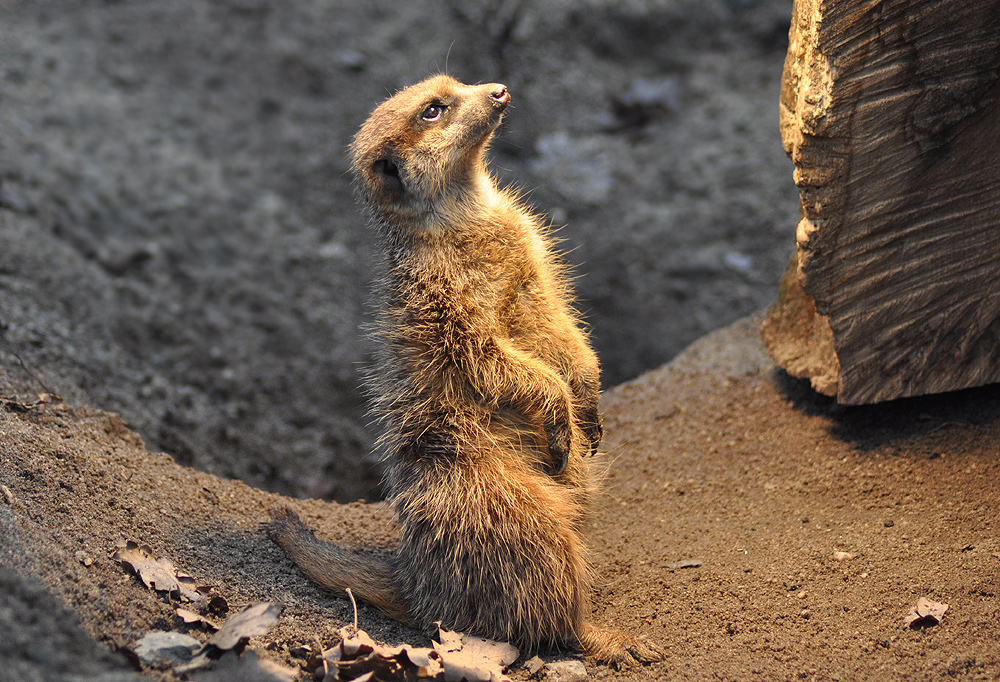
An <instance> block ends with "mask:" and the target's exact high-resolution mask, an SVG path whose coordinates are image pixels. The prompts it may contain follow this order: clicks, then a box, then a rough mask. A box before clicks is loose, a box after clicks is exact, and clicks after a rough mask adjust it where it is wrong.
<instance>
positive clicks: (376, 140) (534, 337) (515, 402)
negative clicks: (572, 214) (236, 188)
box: [272, 75, 662, 663]
mask: <svg viewBox="0 0 1000 682" xmlns="http://www.w3.org/2000/svg"><path fill="white" fill-rule="evenodd" d="M510 99H511V98H510V94H509V92H508V91H507V88H506V87H505V86H503V85H500V84H496V83H490V84H486V85H475V86H470V85H464V84H462V83H460V82H458V81H456V80H455V79H453V78H451V77H449V76H443V75H442V76H435V77H432V78H429V79H427V80H425V81H423V82H421V83H418V84H416V85H413V86H411V87H409V88H406V89H404V90H402V91H400V92H398V93H397V94H395V95H394V96H392V97H391V98H389V99H388V100H386V101H385V102H383V103H382V104H381V105H380V106H378V107H377V108H376V109H375V111H374V112H373V113H372V114H371V116H370V117H369V119H368V120H367V122H365V124H364V125H363V126H362V127H361V129H360V131H359V132H358V133H357V135H356V136H355V138H354V141H353V143H352V145H351V150H352V154H353V172H354V175H355V187H356V196H357V198H358V200H359V203H360V204H361V205H362V206H363V207H364V209H365V210H366V212H367V214H368V217H369V221H370V224H371V225H372V227H373V228H374V230H375V232H376V233H377V235H378V238H379V241H380V243H381V246H382V250H383V255H384V263H383V271H382V273H381V278H380V280H379V282H378V283H377V285H376V292H377V297H376V298H377V299H378V309H377V315H376V321H375V323H374V325H373V332H372V337H373V339H374V341H375V343H376V346H377V350H376V354H375V361H374V363H373V366H372V368H371V370H370V372H369V374H368V377H367V384H368V388H369V390H370V394H371V397H372V402H373V410H374V413H375V415H376V417H377V421H378V422H379V423H380V425H381V428H382V434H381V437H380V440H379V444H378V447H379V448H380V450H381V452H382V454H383V457H384V460H385V468H386V473H385V485H386V488H387V496H388V499H389V500H390V501H391V503H392V505H393V507H394V510H395V513H396V516H397V519H398V525H399V531H400V541H399V546H398V548H397V550H396V553H395V555H394V556H393V557H392V558H391V559H388V560H386V559H380V558H376V557H374V556H369V555H365V554H364V553H361V552H352V551H347V550H344V549H343V548H340V547H338V546H336V545H333V544H330V543H326V542H323V541H320V540H318V539H317V538H316V537H315V536H314V535H313V534H312V532H311V531H310V530H309V529H307V528H306V527H305V525H304V524H302V522H301V521H299V519H298V518H297V517H296V516H295V515H294V513H292V512H291V511H289V510H287V509H284V510H277V511H275V512H273V514H272V515H273V522H272V531H273V534H274V536H275V539H276V540H277V542H278V543H279V544H280V545H281V546H282V547H284V549H285V550H286V552H287V553H288V554H289V555H290V557H291V558H292V560H293V561H294V562H295V563H296V564H297V565H298V566H299V567H300V568H301V569H302V571H303V572H304V573H305V574H306V575H307V576H308V577H309V578H310V579H312V580H313V581H314V582H316V583H318V584H319V585H320V586H322V587H324V588H327V589H330V590H338V591H339V590H343V589H345V588H348V587H349V588H351V590H352V592H353V593H354V594H355V595H357V596H359V597H361V598H362V599H364V600H366V601H368V602H370V603H372V604H373V605H375V606H376V607H378V608H379V609H381V610H382V611H383V612H384V613H386V614H388V615H389V616H391V617H393V618H395V619H397V620H400V621H403V622H405V623H408V624H411V625H414V626H417V627H421V628H426V627H427V626H429V625H430V624H432V623H435V622H440V623H442V624H443V625H444V626H445V627H447V628H450V629H454V630H459V631H463V632H468V633H472V634H476V635H480V636H484V637H488V638H491V639H496V640H504V641H509V642H512V643H514V644H516V645H517V646H519V647H522V649H526V650H528V651H535V650H538V649H540V648H547V647H557V648H571V649H575V650H582V651H583V652H584V653H585V654H587V655H590V656H592V657H594V658H596V659H599V660H603V661H607V662H613V663H621V662H624V661H627V660H631V659H635V660H638V661H643V662H647V661H655V660H658V659H660V658H661V657H662V655H661V652H660V651H659V650H658V649H657V648H656V647H654V646H652V645H651V644H649V643H647V642H646V641H645V640H642V639H640V638H637V637H634V636H632V635H628V634H625V633H622V632H617V631H611V630H603V629H600V628H598V627H596V626H595V625H594V624H593V623H592V622H591V621H590V620H589V617H588V612H589V606H590V604H589V599H590V598H589V587H590V586H589V583H590V571H589V568H588V562H587V552H586V548H585V545H584V542H583V540H582V538H581V535H580V525H581V521H582V519H583V517H584V514H585V511H586V507H587V502H588V499H589V497H590V494H591V492H592V487H593V483H592V478H593V476H592V473H591V466H592V465H591V459H590V457H589V455H592V454H593V453H595V452H596V450H597V447H598V444H599V443H600V440H601V435H602V427H601V417H600V413H599V412H598V401H599V397H600V382H599V367H598V361H597V357H596V355H595V354H594V351H593V350H592V349H591V347H590V344H589V342H588V338H587V335H586V334H585V332H584V331H583V330H582V329H581V321H580V319H579V316H578V314H577V313H576V311H575V310H574V308H573V305H572V296H571V292H570V286H569V282H568V277H567V272H566V268H565V267H564V265H563V264H562V263H561V261H560V259H559V257H558V256H557V255H556V253H555V252H554V250H553V246H552V243H551V239H550V237H549V236H548V233H547V226H546V225H545V224H544V223H543V221H542V220H541V218H539V217H538V216H537V215H535V214H533V213H532V212H531V211H530V210H529V209H528V208H527V207H526V206H525V205H524V203H523V202H522V201H521V199H520V198H519V197H518V195H517V194H516V193H514V192H512V191H511V190H509V189H499V188H498V187H497V185H496V182H495V181H494V180H493V178H492V176H491V175H490V173H489V172H488V171H487V168H486V164H485V160H484V154H485V151H486V148H487V145H488V144H489V142H490V139H491V138H492V136H493V133H494V132H495V130H496V129H497V127H498V126H499V125H500V122H501V119H502V118H503V114H504V111H505V110H506V108H507V106H508V104H509V103H510Z"/></svg>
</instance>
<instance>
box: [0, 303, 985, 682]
mask: <svg viewBox="0 0 1000 682" xmlns="http://www.w3.org/2000/svg"><path fill="white" fill-rule="evenodd" d="M758 323H759V320H757V319H753V318H751V319H747V320H744V321H741V322H739V323H737V324H735V325H733V326H731V327H729V328H727V329H725V330H722V331H720V332H717V333H715V334H713V335H710V336H708V337H707V338H705V339H704V340H702V341H700V342H699V343H697V344H695V345H694V346H692V347H691V348H690V349H689V350H687V351H686V352H685V353H683V354H682V355H681V356H679V357H678V358H677V359H676V360H675V361H674V362H673V363H671V364H670V365H667V366H666V367H664V368H662V369H659V370H657V371H655V372H652V373H649V374H647V375H644V376H643V377H641V378H640V379H638V380H636V381H634V382H631V383H628V384H625V385H623V386H620V387H618V388H616V389H614V390H612V391H609V392H608V394H607V395H606V401H605V404H604V409H605V413H606V415H607V424H606V426H607V434H608V437H607V448H608V450H609V452H610V467H609V475H608V480H607V483H606V485H605V489H604V493H603V494H602V495H601V496H600V498H599V500H598V502H597V504H596V507H595V510H594V516H593V519H592V521H591V522H590V524H589V529H588V539H589V542H590V545H591V547H592V549H593V552H594V557H593V563H594V568H595V571H596V576H597V581H596V582H597V586H596V589H595V591H594V598H593V601H594V612H595V619H596V620H597V622H599V623H601V624H604V625H606V626H613V627H617V628H622V629H627V630H629V631H635V632H639V633H642V634H643V635H645V636H647V637H649V638H650V639H652V640H654V641H657V642H659V643H661V644H662V645H663V646H664V647H665V648H666V649H667V651H668V652H669V655H668V657H667V659H666V660H665V661H664V662H663V663H659V664H655V665H651V666H645V667H634V668H630V669H626V670H622V671H614V670H610V669H608V668H607V667H603V666H599V665H589V666H588V671H589V674H590V676H592V677H595V678H602V679H603V678H606V679H622V680H626V679H650V678H663V679H692V680H708V679H722V680H757V679H761V680H799V679H809V680H860V679H893V680H932V679H933V680H936V679H942V678H944V679H961V680H980V679H981V680H987V679H996V677H997V676H998V675H1000V654H998V652H1000V647H998V636H997V619H998V616H1000V602H998V600H997V585H998V584H1000V543H998V541H997V534H996V526H995V523H996V522H995V519H996V518H997V508H998V504H1000V503H998V501H997V495H996V481H997V479H998V474H1000V461H998V459H997V451H996V443H997V439H998V430H1000V423H998V421H997V415H998V414H1000V389H997V387H987V388H982V389H975V390H970V391H964V392H961V393H957V394H950V395H946V396H938V397H933V398H922V399H916V400H907V401H901V402H898V403H894V404H891V405H886V406H881V407H875V408H867V409H861V408H855V409H841V408H837V407H836V406H835V405H832V404H831V403H830V402H828V401H827V400H825V399H820V398H818V397H816V396H815V395H814V394H812V393H811V392H809V390H808V389H807V388H805V387H804V386H802V385H801V384H800V383H798V382H795V381H791V380H789V379H788V378H787V377H786V376H785V375H783V374H782V373H781V372H779V371H777V370H776V369H775V368H774V366H773V365H772V363H771V362H770V360H769V359H768V358H767V357H766V356H765V355H764V353H763V350H762V347H761V344H760V342H759V341H758V339H757V324H758ZM16 389H17V387H16V386H12V385H11V384H10V383H7V382H5V383H4V386H3V393H4V395H5V396H11V395H12V394H14V393H15V391H16ZM21 390H22V391H23V390H24V389H23V387H22V389H21ZM22 395H23V394H22ZM21 400H25V401H26V400H27V396H24V397H22V398H21ZM0 457H2V461H3V470H2V475H0V482H2V484H3V485H4V486H6V491H9V495H7V493H6V491H5V496H6V499H5V502H4V504H2V505H0V530H2V547H3V548H4V549H3V551H4V555H3V556H4V561H3V574H2V576H0V579H2V580H3V581H4V582H5V586H4V590H3V591H2V593H0V594H2V599H3V600H4V603H3V608H2V609H0V642H2V644H0V650H2V658H3V660H2V663H0V665H2V666H3V667H2V669H3V670H4V671H14V673H11V674H15V673H16V674H15V676H14V677H10V678H9V679H18V680H53V679H77V678H72V675H74V674H76V675H82V676H83V679H109V680H110V679H115V680H117V679H132V675H133V674H134V673H132V672H131V670H132V669H133V666H134V665H135V663H134V662H133V658H132V657H131V656H130V655H128V652H129V651H130V650H131V649H132V648H133V647H134V645H135V642H136V641H137V640H138V639H139V638H141V637H142V636H143V635H144V634H145V633H146V632H148V631H151V630H168V631H178V632H188V633H189V634H192V635H193V636H195V637H196V638H200V639H202V640H204V639H205V638H206V637H207V635H206V634H205V633H203V632H201V631H200V630H198V629H197V628H192V627H190V626H186V625H184V624H183V623H182V622H181V621H180V619H179V618H177V617H176V616H175V615H174V606H173V605H171V604H170V603H168V600H167V599H165V598H164V597H163V596H160V595H158V594H157V593H156V592H154V591H152V590H148V589H147V588H146V587H145V586H143V585H142V583H141V582H140V581H139V580H138V579H137V578H136V577H134V576H133V575H132V574H131V573H129V572H127V571H125V570H124V569H123V568H122V567H121V566H120V565H119V564H117V563H115V562H114V561H112V560H110V558H109V557H110V556H111V554H112V553H113V551H114V548H115V543H116V541H117V540H118V539H119V538H125V539H128V540H133V541H136V542H139V543H145V544H148V545H150V546H151V547H152V549H153V550H154V552H156V553H157V554H162V555H164V556H166V557H169V558H170V559H171V560H172V561H173V562H174V563H175V564H176V566H177V567H178V568H179V569H181V570H183V571H185V572H187V573H189V574H191V575H192V576H194V577H195V579H196V581H197V582H198V583H199V584H209V585H215V586H216V588H217V591H218V592H219V593H221V594H222V595H223V596H224V597H225V599H226V600H227V601H228V604H229V607H230V612H234V611H235V610H237V609H238V608H241V607H243V606H246V605H249V604H252V603H255V602H258V601H263V600H270V601H280V602H282V603H284V604H285V610H284V612H283V614H282V616H281V619H280V622H279V624H278V626H277V627H276V628H275V629H274V630H272V631H271V633H270V634H268V635H267V636H264V637H258V638H254V639H252V640H251V648H252V649H253V650H255V651H256V652H257V654H258V655H259V656H260V657H261V658H262V659H268V660H272V661H275V662H277V663H279V664H281V665H284V666H287V667H291V668H295V669H298V667H299V666H300V665H301V664H302V662H303V660H302V658H300V657H296V656H301V655H302V654H301V650H302V648H303V647H307V646H312V647H315V646H317V645H316V642H317V638H319V641H320V642H322V643H323V644H324V646H327V645H329V644H330V643H331V642H332V641H333V633H334V631H335V630H336V628H338V627H340V626H341V625H342V624H344V623H345V622H349V621H350V620H351V618H352V612H351V606H350V604H349V603H348V602H347V601H346V600H344V599H342V598H336V597H333V596H330V595H326V594H324V593H322V592H321V591H319V590H318V589H316V588H315V587H313V586H312V585H311V584H310V583H309V582H308V580H306V579H305V578H304V577H303V576H302V575H301V574H299V573H298V572H297V570H296V569H295V568H294V567H293V566H292V565H291V564H290V563H289V562H288V560H287V559H286V558H285V557H284V556H283V555H282V553H281V551H280V550H279V549H278V548H277V547H276V546H274V545H273V544H272V543H271V542H270V541H269V540H268V538H267V535H266V533H265V532H264V531H263V530H262V529H261V528H260V527H259V523H260V522H261V521H262V520H263V519H264V512H265V510H266V508H268V507H269V506H272V505H274V504H277V503H279V502H284V503H287V504H290V505H291V506H292V507H293V508H295V509H296V510H298V511H299V512H300V514H302V515H303V517H304V518H305V519H307V521H308V523H309V524H310V525H312V526H314V527H316V528H318V529H319V532H320V534H321V535H323V536H325V537H328V538H330V539H332V540H336V541H340V542H343V543H345V544H347V545H356V546H366V547H380V548H385V549H389V548H391V546H392V542H393V539H392V532H391V516H390V514H389V513H388V511H387V509H386V508H385V506H384V505H383V504H381V503H368V504H363V503H354V504H350V505H334V504H331V503H325V502H321V501H315V500H313V501H301V500H291V499H281V498H279V497H278V496H276V495H274V494H272V493H267V492H263V491H261V490H257V489H253V488H250V487H248V486H246V485H245V484H243V483H240V482H237V481H232V480H224V479H220V478H217V477H215V476H212V475H210V474H207V473H202V472H198V471H195V470H193V469H191V468H188V467H182V466H179V465H177V464H176V463H175V462H174V461H173V460H172V459H171V458H170V457H167V456H166V455H163V454H155V453H149V452H147V451H146V450H145V449H144V447H143V445H142V442H141V441H140V439H139V438H138V437H137V436H136V435H135V434H134V433H133V432H131V431H129V430H128V429H127V428H125V426H124V425H123V423H122V422H121V420H120V418H118V417H117V416H115V415H113V414H108V413H103V412H95V411H91V410H81V409H75V408H72V407H63V406H59V405H46V406H42V407H36V408H32V409H29V410H27V411H21V410H19V409H12V408H11V407H10V406H8V407H7V408H6V409H4V410H3V411H2V412H0ZM835 552H843V553H846V554H849V555H853V556H852V558H849V559H845V560H841V561H838V560H837V559H835V558H834V553H835ZM88 558H89V559H90V561H91V562H92V563H90V565H85V563H84V562H85V561H86V560H87V559H88ZM687 559H697V560H699V561H700V566H698V567H693V568H671V565H672V564H674V563H675V562H678V561H683V560H687ZM922 596H924V597H929V598H931V599H933V600H935V601H938V602H943V603H946V604H947V605H948V607H949V608H948V611H947V612H946V613H945V615H944V617H943V619H942V621H941V623H940V624H938V625H935V626H931V627H926V628H923V629H918V630H913V629H909V628H907V627H905V625H904V620H903V619H904V616H905V615H906V613H907V612H908V610H909V608H910V607H911V606H913V605H914V604H915V603H916V601H917V599H918V598H920V597H922ZM359 621H360V623H361V625H362V627H364V628H365V629H367V630H368V632H370V633H371V634H372V635H373V636H375V637H376V638H377V639H379V640H382V641H387V642H390V643H399V642H404V641H405V642H410V643H415V644H426V643H427V641H428V640H427V639H426V637H425V636H424V635H423V634H422V633H419V632H416V631H412V630H409V629H407V628H404V627H402V626H399V625H398V624H395V623H394V622H393V621H390V620H387V619H386V618H385V617H383V616H381V615H379V614H378V613H377V612H376V611H374V610H373V609H371V608H369V607H366V606H362V607H361V609H360V613H359ZM109 651H110V652H113V653H109ZM558 657H559V656H557V655H555V654H549V655H547V656H546V658H547V659H549V660H552V659H554V658H558ZM141 672H142V673H143V674H145V675H148V676H149V677H151V678H153V679H163V680H172V679H175V678H174V677H173V676H172V675H171V674H170V673H169V672H153V671H149V670H142V671H141ZM99 675H107V676H106V677H99ZM512 676H513V677H514V678H515V679H526V673H525V672H524V671H522V670H520V669H518V668H517V666H515V669H514V671H513V673H512ZM196 679H197V678H196ZM260 679H269V678H267V677H262V678H260Z"/></svg>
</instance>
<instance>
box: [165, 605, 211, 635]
mask: <svg viewBox="0 0 1000 682" xmlns="http://www.w3.org/2000/svg"><path fill="white" fill-rule="evenodd" d="M174 613H176V614H177V616H178V618H180V619H181V620H183V621H184V622H185V623H187V624H188V625H194V624H198V625H204V626H206V627H208V628H211V629H212V630H218V629H219V626H218V625H216V624H215V623H213V622H212V621H210V620H209V619H208V618H205V616H203V615H201V614H200V613H195V612H194V611H189V610H188V609H181V608H178V609H175V610H174Z"/></svg>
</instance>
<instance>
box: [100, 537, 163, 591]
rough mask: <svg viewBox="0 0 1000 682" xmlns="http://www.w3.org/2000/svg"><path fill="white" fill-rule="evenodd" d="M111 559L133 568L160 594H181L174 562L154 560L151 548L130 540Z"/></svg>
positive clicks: (161, 559)
mask: <svg viewBox="0 0 1000 682" xmlns="http://www.w3.org/2000/svg"><path fill="white" fill-rule="evenodd" d="M111 558H112V559H114V560H115V561H117V562H118V563H121V564H125V565H126V566H128V567H129V568H131V569H132V570H133V571H134V572H135V574H136V575H138V576H139V578H140V579H141V580H142V582H143V583H144V584H145V585H146V587H149V588H152V589H154V590H156V591H158V592H168V593H169V592H177V593H178V594H180V583H178V582H177V570H176V569H175V568H174V564H173V562H171V561H170V559H167V558H166V557H159V558H158V559H154V558H153V550H152V549H150V548H149V546H147V545H139V544H138V543H135V542H132V541H131V540H128V541H127V542H125V543H124V544H122V543H119V545H118V549H116V550H115V553H114V554H113V555H111Z"/></svg>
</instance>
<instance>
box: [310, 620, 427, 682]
mask: <svg viewBox="0 0 1000 682" xmlns="http://www.w3.org/2000/svg"><path fill="white" fill-rule="evenodd" d="M339 634H340V636H341V638H342V639H341V642H340V644H338V645H337V646H335V647H333V648H331V649H328V650H326V651H324V652H323V659H324V660H325V661H326V662H327V663H329V664H331V666H328V667H331V670H330V673H329V674H328V675H327V677H326V679H328V680H353V681H354V682H359V681H364V680H382V681H395V680H400V681H401V680H413V679H417V678H424V679H429V678H436V677H438V676H439V675H441V673H442V672H443V668H442V667H441V658H440V656H439V655H438V653H437V652H436V651H434V650H433V649H431V648H429V647H414V646H410V645H408V644H404V645H402V646H398V647H388V646H382V645H381V644H377V643H376V642H375V641H374V640H372V638H371V637H369V636H368V633H367V632H365V631H364V630H355V629H354V628H342V629H341V630H340V633H339Z"/></svg>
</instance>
